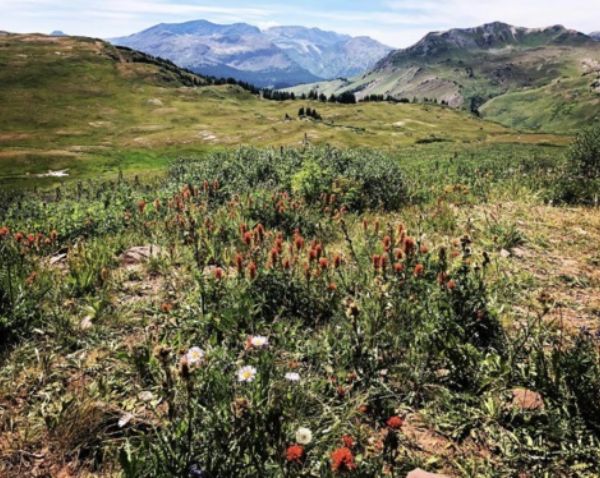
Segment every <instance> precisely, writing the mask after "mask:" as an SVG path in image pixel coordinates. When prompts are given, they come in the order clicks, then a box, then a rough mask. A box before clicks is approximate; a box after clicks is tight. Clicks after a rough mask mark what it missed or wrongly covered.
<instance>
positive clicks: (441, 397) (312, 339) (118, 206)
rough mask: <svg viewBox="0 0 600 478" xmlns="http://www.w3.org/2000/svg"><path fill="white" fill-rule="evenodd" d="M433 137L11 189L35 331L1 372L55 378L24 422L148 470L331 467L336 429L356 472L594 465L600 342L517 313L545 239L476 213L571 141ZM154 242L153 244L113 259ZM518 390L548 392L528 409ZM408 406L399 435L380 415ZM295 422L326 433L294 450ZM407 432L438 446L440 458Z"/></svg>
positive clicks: (249, 155)
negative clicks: (346, 440) (521, 257)
mask: <svg viewBox="0 0 600 478" xmlns="http://www.w3.org/2000/svg"><path fill="white" fill-rule="evenodd" d="M428 148H431V149H430V150H429V154H433V155H434V156H435V160H433V159H431V157H429V158H428V159H429V160H428V161H425V160H424V157H422V156H420V154H423V150H418V151H419V152H418V153H415V152H414V151H413V152H398V153H397V154H396V156H394V157H392V156H390V155H383V154H379V153H371V152H365V151H362V150H359V151H354V150H347V151H339V150H335V149H330V148H305V149H279V150H277V149H268V150H257V149H250V148H249V149H242V150H239V151H237V152H227V153H219V154H214V155H209V156H207V157H205V158H197V157H194V158H189V159H181V160H180V161H178V162H176V163H175V164H174V165H173V167H172V169H171V172H170V174H169V176H167V177H165V178H164V179H163V180H161V181H160V182H156V183H153V184H144V183H143V181H134V182H132V183H129V182H127V181H126V180H124V179H121V180H120V181H119V182H116V183H112V184H104V185H102V184H101V183H90V184H87V185H81V186H80V187H76V188H73V189H69V188H63V189H62V190H61V194H59V195H58V194H52V195H51V196H48V195H46V196H41V195H37V194H33V193H32V194H29V195H24V196H23V197H21V198H20V199H19V200H18V201H14V202H12V203H10V204H6V205H4V207H3V209H2V212H1V217H2V224H6V225H7V226H8V227H9V228H10V234H8V233H7V234H4V235H3V238H2V239H0V254H2V256H1V257H2V259H3V260H2V267H0V271H3V274H4V275H0V284H1V285H2V288H0V292H2V294H0V298H1V302H0V307H2V314H1V316H2V318H3V323H2V325H3V327H4V328H3V329H2V332H5V331H7V332H8V333H9V334H11V336H12V339H11V340H12V343H13V344H19V347H17V348H16V349H14V350H15V352H14V353H15V355H14V356H11V358H10V360H7V361H6V362H5V363H6V364H7V367H6V369H5V370H3V371H2V375H0V378H1V382H0V384H2V385H3V386H4V387H5V388H6V387H8V386H9V385H10V384H11V380H12V379H13V377H18V376H21V375H22V374H25V376H26V377H29V375H27V374H26V372H24V371H23V370H25V368H32V369H33V370H35V372H34V373H35V376H36V377H39V378H37V379H36V380H34V381H31V380H30V379H28V383H27V384H26V385H23V384H22V385H20V387H28V388H24V390H28V391H29V390H32V391H36V390H39V392H36V393H37V394H36V395H33V396H34V397H36V398H35V400H34V401H33V402H32V404H31V405H30V407H31V408H29V409H27V411H26V412H21V411H20V410H17V411H16V412H14V413H11V418H10V419H9V420H8V421H10V420H12V419H13V417H15V419H22V420H31V421H32V422H33V423H35V426H36V428H35V429H36V430H39V431H40V433H39V434H38V435H37V436H44V437H46V436H49V439H48V440H49V442H50V443H51V444H52V446H53V449H54V450H56V451H55V454H56V455H57V456H61V457H62V456H70V457H73V458H72V459H73V460H75V458H76V457H77V458H78V459H79V460H80V462H81V463H82V467H84V466H89V467H90V468H93V467H98V469H104V468H105V467H106V468H108V469H110V468H114V467H115V466H116V463H117V461H118V462H119V463H120V465H121V468H122V470H121V471H122V473H123V474H124V476H127V477H132V478H133V477H169V476H202V475H201V473H204V476H211V477H221V476H239V477H241V478H244V477H247V478H250V477H254V476H261V477H262V476H264V477H274V478H275V477H276V478H283V477H290V476H298V477H309V476H323V477H332V476H336V475H337V474H338V473H336V472H335V471H334V470H333V469H332V465H333V458H332V452H333V451H334V450H335V449H336V448H339V447H340V446H342V444H343V442H342V436H344V435H351V437H352V439H353V440H354V442H355V443H354V444H353V445H352V447H351V453H352V457H353V460H354V461H355V462H354V464H355V465H356V469H355V470H351V471H348V472H347V473H346V475H347V476H349V477H350V476H355V477H365V478H367V477H368V478H371V477H373V478H375V477H379V476H382V475H384V474H385V473H387V472H388V470H389V472H390V473H393V474H394V476H404V474H405V473H406V472H408V471H409V470H411V469H412V468H414V467H416V466H421V467H425V468H428V469H431V470H434V469H440V470H441V469H444V470H447V471H448V472H450V470H451V472H452V473H455V474H461V473H462V474H463V475H465V476H490V477H491V476H502V475H503V474H504V475H506V476H516V475H518V473H520V472H522V471H523V470H525V469H526V470H531V472H532V473H544V472H545V473H550V474H553V475H556V476H561V475H564V476H569V474H571V475H572V474H573V473H577V472H579V471H580V472H581V473H582V474H583V473H584V472H587V471H590V470H593V469H594V467H596V466H597V464H598V450H599V449H600V435H599V431H598V428H599V422H598V413H599V412H598V410H597V407H596V406H595V405H593V404H592V405H587V404H588V403H589V402H590V401H593V400H594V397H595V396H596V395H597V394H598V393H600V392H599V388H598V387H599V386H600V385H599V384H600V378H599V376H600V372H599V371H600V358H599V357H598V353H597V339H596V338H595V337H594V336H592V335H590V334H583V335H582V336H581V337H578V338H574V339H573V340H571V339H570V338H568V337H565V336H563V335H562V334H561V333H558V332H557V331H556V330H555V329H554V328H553V327H552V326H551V325H548V324H547V323H546V322H545V320H544V317H543V312H542V313H541V314H540V315H541V317H534V318H533V319H531V320H530V321H528V320H526V319H525V318H523V316H520V315H517V314H514V310H516V309H517V308H519V306H521V302H518V301H516V300H515V301H513V298H514V297H515V295H516V293H517V291H514V290H512V289H511V290H509V291H505V290H504V289H501V287H500V286H499V284H500V285H502V287H504V288H505V289H508V288H510V287H513V285H512V284H518V285H514V287H515V288H516V287H523V286H522V285H521V284H520V283H518V282H517V279H518V278H515V277H512V276H513V269H510V270H504V269H503V266H504V264H505V263H504V262H503V261H497V260H496V258H495V256H496V255H497V252H498V249H500V248H508V249H510V248H512V247H514V246H516V245H519V244H521V243H522V242H524V241H525V240H526V237H525V233H524V232H523V230H526V231H527V232H528V234H527V242H525V244H527V245H528V243H529V241H530V240H531V242H533V241H535V240H536V237H535V236H534V235H531V236H529V229H525V225H521V224H520V223H519V226H518V227H517V223H516V222H514V220H508V219H505V218H504V217H503V216H502V215H501V208H500V207H499V206H498V207H496V208H493V209H492V211H490V212H489V214H488V209H484V213H485V214H480V212H479V208H482V207H483V206H482V203H484V202H485V201H486V200H488V199H489V198H500V200H501V201H502V200H503V199H504V198H507V197H508V198H510V200H511V201H515V197H517V198H518V197H519V196H518V195H519V194H528V196H526V197H527V198H528V199H530V198H531V197H532V196H533V194H538V193H540V191H541V192H543V193H544V194H545V193H546V191H547V188H548V182H551V181H549V179H550V178H554V177H556V176H555V175H556V174H557V173H556V171H557V170H558V168H557V164H558V159H557V157H558V152H557V151H556V149H555V148H547V149H546V148H544V149H538V148H532V150H527V153H528V154H523V150H522V149H519V148H513V147H512V146H510V145H507V146H505V147H503V148H501V149H498V148H497V147H490V148H489V149H482V150H481V157H478V156H476V155H474V154H473V153H472V150H470V149H465V150H459V152H458V153H454V152H445V153H444V152H443V151H441V150H440V149H439V146H436V145H430V146H428ZM42 199H43V200H42ZM530 200H531V199H530ZM458 208H463V209H465V210H467V211H468V213H467V214H466V215H465V216H459V215H457V213H456V211H457V209H458ZM476 208H477V210H476V211H475V213H473V214H471V209H473V210H475V209H476ZM477 216H479V217H477ZM465 217H467V218H468V220H466V219H465ZM489 217H492V218H493V219H492V220H490V219H489ZM472 218H475V219H473V221H472V220H471V219H472ZM401 222H402V224H401ZM53 229H56V234H52V233H51V232H50V231H52V230H53ZM20 230H22V231H24V232H25V234H24V238H25V241H24V242H20V241H23V239H19V240H17V239H16V237H15V234H14V233H15V231H20ZM30 231H32V232H31V234H32V239H31V240H30V239H29V233H30ZM38 231H39V232H38ZM465 232H468V234H466V233H465ZM411 234H413V235H411ZM457 236H458V237H457ZM530 237H531V239H530ZM46 239H48V241H46ZM149 244H152V245H156V247H157V249H156V251H157V255H156V256H155V257H154V258H148V259H145V260H141V261H140V263H136V264H132V265H125V264H124V262H123V260H120V259H119V256H120V255H121V253H122V252H123V251H124V250H126V249H128V248H129V247H130V246H134V245H135V246H142V245H149ZM25 246H26V247H25ZM484 248H486V249H487V250H484ZM488 248H489V249H488ZM153 250H154V249H153ZM57 254H59V255H58V256H57ZM63 254H64V255H65V257H64V259H62V260H60V261H59V262H58V263H55V262H54V259H55V258H56V257H62V255H63ZM51 262H52V264H51ZM7 265H9V266H10V274H8V275H7V274H6V271H7V270H8V268H7V267H6V266H7ZM31 272H37V273H38V275H37V276H33V278H32V276H31ZM505 276H511V277H510V279H511V281H512V282H510V283H509V284H508V285H506V282H509V281H508V280H506V279H504V277H505ZM7 277H9V278H10V277H12V280H10V281H8V280H7ZM9 284H10V287H11V288H12V286H13V284H16V289H14V290H17V291H18V293H7V291H8V290H9V288H8V287H9ZM44 291H45V292H46V293H45V294H42V292H44ZM511 294H512V295H511ZM7 297H9V299H7ZM531 307H532V308H533V307H534V306H531ZM534 310H535V309H534ZM513 314H514V315H513ZM507 317H509V318H512V317H518V318H519V320H518V322H516V323H514V324H511V326H510V327H507V326H506V323H505V322H504V319H505V318H507ZM82 319H83V320H82ZM501 319H502V321H501ZM77 324H79V327H78V326H77ZM261 336H262V337H266V338H267V339H268V343H266V344H265V343H263V344H262V345H260V343H259V345H256V344H255V342H253V340H255V339H257V338H259V339H260V338H261ZM195 347H200V348H201V349H202V351H203V355H202V357H201V359H198V360H197V361H196V359H195V358H194V356H193V355H192V352H193V350H194V348H195ZM33 350H35V352H34V351H33ZM83 352H85V353H83ZM21 363H23V366H22V367H23V368H22V369H21V368H20V367H21V365H20V364H21ZM57 364H58V365H57ZM63 364H64V365H63ZM248 366H249V367H253V369H251V370H255V375H251V378H250V379H248V380H242V379H240V375H239V374H240V372H241V371H242V370H243V367H248ZM65 369H66V370H69V371H72V370H80V371H81V376H82V378H81V382H82V383H85V386H79V382H77V378H73V379H71V378H70V377H71V375H69V379H68V380H67V379H65V375H64V370H65ZM290 373H292V375H291V376H290V375H289V374H290ZM293 373H297V374H298V377H296V376H295V375H293ZM286 375H287V376H286ZM73 376H74V377H79V374H77V375H76V374H73ZM297 379H298V380H297ZM31 382H33V383H31ZM516 386H520V387H527V388H528V389H530V390H531V391H535V392H539V393H541V395H542V397H543V400H544V407H543V408H540V409H534V410H533V409H532V410H528V409H521V408H519V407H517V406H514V404H513V403H512V402H511V390H512V388H513V387H516ZM91 404H98V405H91ZM396 415H398V416H401V417H403V418H405V419H406V420H407V421H408V422H409V423H408V424H407V425H406V428H405V429H404V430H402V429H400V430H394V429H393V428H391V426H390V425H388V423H387V422H388V419H389V418H390V417H392V416H396ZM36 417H40V418H36ZM20 423H23V422H19V425H20ZM300 427H306V428H309V429H310V430H312V434H313V437H312V440H311V441H310V443H306V444H304V445H303V453H304V454H303V457H302V459H301V460H299V461H295V460H288V457H287V455H286V453H287V451H288V447H289V446H290V445H293V444H295V443H296V442H298V441H299V439H298V438H297V437H296V431H297V430H298V429H299V428H300ZM415 428H418V429H419V430H424V432H426V433H428V434H431V435H432V437H433V438H434V439H435V440H436V444H437V442H438V441H439V442H440V443H441V444H443V446H442V445H440V446H439V447H438V448H439V451H438V449H437V448H436V450H435V452H433V453H424V452H423V450H421V449H420V448H419V445H418V444H416V443H415V441H414V438H413V436H412V434H411V431H412V430H414V429H415ZM90 430H93V431H94V433H93V438H88V436H89V433H88V432H89V431H90ZM45 433H47V434H48V435H45ZM31 440H36V438H33V439H31ZM38 446H40V445H39V442H37V441H36V442H35V444H34V445H31V449H37V447H38ZM436 447H437V445H436ZM446 449H452V450H459V451H460V453H457V454H454V453H453V454H451V455H450V454H444V450H446ZM483 449H485V450H486V453H487V454H488V455H489V456H491V457H492V458H491V459H489V458H486V457H481V456H480V454H479V453H477V452H473V450H483ZM15 456H16V458H15V457H13V456H12V455H11V460H13V459H14V460H20V458H21V455H20V454H19V455H15ZM490 462H493V465H492V464H490ZM11 463H12V462H11ZM2 466H4V465H3V464H2ZM500 468H501V469H502V470H503V471H502V473H498V469H500ZM0 470H2V469H1V468H0ZM578 470H579V471H578ZM582 470H583V471H582ZM504 471H505V472H506V473H504Z"/></svg>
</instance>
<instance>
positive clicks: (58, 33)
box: [50, 30, 67, 37]
mask: <svg viewBox="0 0 600 478" xmlns="http://www.w3.org/2000/svg"><path fill="white" fill-rule="evenodd" d="M50 36H51V37H66V36H67V34H66V33H65V32H63V31H62V30H54V31H53V32H52V33H50Z"/></svg>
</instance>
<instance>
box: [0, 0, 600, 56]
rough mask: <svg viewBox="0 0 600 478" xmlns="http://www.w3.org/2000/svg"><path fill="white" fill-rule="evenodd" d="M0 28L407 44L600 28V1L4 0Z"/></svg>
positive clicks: (0, 5)
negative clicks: (289, 30) (435, 35)
mask: <svg viewBox="0 0 600 478" xmlns="http://www.w3.org/2000/svg"><path fill="white" fill-rule="evenodd" d="M0 12H2V14H1V15H0V30H6V31H11V32H17V33H30V32H40V33H50V32H51V31H53V30H62V31H64V32H65V33H67V34H71V35H86V36H94V37H98V38H111V37H117V36H124V35H129V34H131V33H135V32H138V31H140V30H143V29H145V28H148V27H150V26H152V25H155V24H157V23H178V22H184V21H188V20H198V19H205V20H209V21H213V22H215V23H234V22H246V23H250V24H253V25H256V26H258V27H260V28H267V27H270V26H275V25H302V26H308V27H318V28H321V29H324V30H333V31H337V32H340V33H347V34H350V35H354V36H358V35H367V36H370V37H372V38H375V39H377V40H379V41H381V42H383V43H385V44H387V45H390V46H392V47H397V48H402V47H406V46H409V45H411V44H413V43H415V42H416V41H418V40H419V39H420V38H421V37H423V36H424V35H425V34H426V33H428V32H430V31H439V30H447V29H449V28H465V27H471V26H477V25H481V24H483V23H488V22H492V21H503V22H506V23H510V24H513V25H517V26H525V27H532V28H535V27H544V26H549V25H555V24H562V25H565V26H566V27H568V28H573V29H576V30H579V31H583V32H585V33H589V32H591V31H596V30H600V0H568V1H567V0H364V1H353V0H286V1H282V2H276V1H274V0H253V1H251V2H249V1H244V0H201V1H197V0H0Z"/></svg>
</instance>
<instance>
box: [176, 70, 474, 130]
mask: <svg viewBox="0 0 600 478" xmlns="http://www.w3.org/2000/svg"><path fill="white" fill-rule="evenodd" d="M184 71H185V70H184ZM189 73H192V72H189ZM205 79H206V81H208V83H209V84H211V85H237V86H239V87H240V88H242V89H244V90H246V91H248V92H250V93H252V94H253V95H257V96H262V97H263V98H264V99H266V100H273V101H295V100H298V99H300V100H313V101H320V102H322V103H343V104H355V103H358V100H357V99H356V95H355V94H354V93H351V92H349V91H345V92H343V93H340V94H339V95H334V94H331V95H330V96H329V97H327V96H326V95H325V94H324V93H318V92H317V91H316V90H311V91H310V92H309V93H308V94H306V93H302V94H301V95H299V96H296V95H295V94H294V93H289V92H287V91H280V90H273V89H270V88H257V87H256V86H254V85H252V84H251V83H247V82H245V81H240V80H236V79H235V78H215V77H205ZM360 101H361V102H383V101H387V102H390V103H410V102H411V100H409V99H408V98H394V97H393V96H391V95H368V96H365V97H364V98H362V99H361V100H360ZM419 102H422V103H429V104H440V105H442V106H448V102H447V101H445V100H441V101H438V99H437V98H422V99H421V100H419V99H418V98H417V97H416V96H415V97H414V98H413V99H412V103H419ZM483 102H485V100H483V99H482V98H481V97H473V98H471V101H470V105H469V109H470V111H471V112H472V113H473V114H475V115H478V114H479V106H481V104H482V103H483ZM301 109H303V108H301ZM309 112H313V111H312V110H311V109H310V108H307V109H306V110H305V114H304V115H300V116H310V117H314V116H313V115H312V114H309ZM314 113H316V114H317V115H318V113H317V112H316V110H315V111H314ZM318 119H321V118H320V116H319V118H318Z"/></svg>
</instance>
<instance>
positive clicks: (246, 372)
mask: <svg viewBox="0 0 600 478" xmlns="http://www.w3.org/2000/svg"><path fill="white" fill-rule="evenodd" d="M255 377H256V368H254V367H252V366H251V365H246V366H245V367H242V368H241V369H239V370H238V371H237V379H238V382H252V381H253V380H254V378H255Z"/></svg>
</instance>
